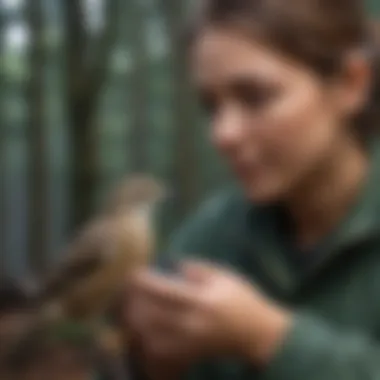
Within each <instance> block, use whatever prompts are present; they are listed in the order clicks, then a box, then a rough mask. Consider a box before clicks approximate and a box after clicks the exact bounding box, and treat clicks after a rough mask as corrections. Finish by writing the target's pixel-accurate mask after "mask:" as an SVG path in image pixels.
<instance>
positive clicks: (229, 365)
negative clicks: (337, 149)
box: [169, 148, 380, 380]
mask: <svg viewBox="0 0 380 380" xmlns="http://www.w3.org/2000/svg"><path fill="white" fill-rule="evenodd" d="M372 162H373V165H372V170H371V173H370V176H369V178H368V181H367V184H366V186H365V188H364V189H363V191H362V195H361V197H360V198H359V200H358V201H357V204H356V205H355V207H353V209H352V210H351V212H350V213H349V215H348V217H347V218H346V220H345V221H344V222H343V223H342V224H341V225H340V226H339V228H337V229H336V231H335V232H334V233H333V234H331V236H329V237H328V238H326V239H325V240H324V241H323V242H322V243H321V244H320V245H319V246H318V247H316V248H315V250H314V252H307V253H301V252H297V251H296V250H294V249H293V248H292V245H291V242H290V241H289V239H288V238H286V236H289V235H288V234H286V233H284V232H283V228H282V224H281V213H280V210H279V209H278V208H276V207H274V206H272V207H255V206H252V205H251V204H249V203H248V202H247V201H246V200H245V199H244V197H243V196H242V195H241V194H239V192H238V191H236V190H232V189H230V190H227V191H225V192H223V193H222V194H219V195H218V196H217V197H214V198H213V199H211V200H210V201H208V202H207V203H206V204H205V205H204V206H203V207H201V209H200V210H199V211H198V213H196V215H195V216H194V217H193V218H192V219H191V220H190V221H189V222H188V223H186V224H185V226H184V227H183V228H182V229H181V230H180V232H179V233H178V234H177V235H176V236H175V237H174V239H173V242H172V244H171V247H170V250H169V257H178V254H180V253H182V252H185V253H188V254H192V253H195V254H196V256H197V257H201V258H206V259H208V260H213V261H215V262H218V263H222V264H226V265H229V266H231V267H233V268H234V269H235V270H237V271H239V272H240V273H242V274H244V275H245V276H247V277H248V278H249V279H251V280H252V282H253V283H255V284H256V285H257V286H258V287H259V288H260V289H261V290H262V291H263V292H265V293H266V294H267V295H269V296H270V297H272V298H273V299H276V300H279V301H281V302H284V303H285V304H287V305H288V306H290V307H291V308H293V310H294V312H295V315H296V317H295V320H296V321H295V324H294V328H293V330H292V331H290V333H289V334H288V336H287V338H286V341H285V342H284V344H283V346H282V347H281V348H280V350H279V351H278V353H277V355H276V357H275V358H274V360H273V361H272V362H271V363H270V365H269V366H268V367H267V368H265V370H263V371H261V372H260V371H258V370H257V369H255V368H254V367H253V366H252V365H250V364H249V363H244V362H243V361H241V362H238V361H233V360H228V359H226V358H220V360H217V361H215V362H212V363H211V362H210V363H204V364H200V365H199V366H198V367H197V368H194V369H193V370H192V371H190V372H191V373H189V374H188V378H189V379H197V380H227V379H236V380H239V379H241V380H243V379H247V380H248V379H257V380H298V379H299V380H301V379H302V380H304V379H308V380H375V379H376V380H377V379H380V341H379V339H380V188H379V189H378V188H377V186H379V185H380V149H379V148H376V149H374V152H373V157H372ZM326 212H328V210H326ZM180 256H181V255H180ZM302 257H303V258H305V257H307V258H309V259H310V260H309V262H302V261H301V258H302Z"/></svg>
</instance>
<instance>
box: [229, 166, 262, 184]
mask: <svg viewBox="0 0 380 380" xmlns="http://www.w3.org/2000/svg"><path fill="white" fill-rule="evenodd" d="M234 171H235V173H236V174H237V175H238V177H239V178H241V179H243V180H250V181H252V180H253V179H254V178H256V177H257V176H258V175H259V170H258V166H257V165H252V164H248V163H247V164H246V163H244V164H238V165H235V166H234Z"/></svg>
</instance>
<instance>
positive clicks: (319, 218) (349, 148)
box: [286, 141, 369, 249]
mask: <svg viewBox="0 0 380 380" xmlns="http://www.w3.org/2000/svg"><path fill="white" fill-rule="evenodd" d="M322 166H323V168H322V169H321V170H320V172H319V173H318V174H315V175H313V176H312V177H313V178H311V179H310V180H309V181H307V183H304V184H303V185H302V186H300V187H299V188H298V190H297V191H296V192H294V193H293V194H292V196H291V197H289V198H288V200H287V202H286V205H287V209H288V210H289V212H290V214H291V217H292V218H293V220H294V222H295V226H296V234H297V235H296V242H297V245H298V246H299V247H300V248H302V249H307V248H309V247H312V246H314V245H315V244H317V243H318V242H319V241H320V240H321V239H323V238H324V237H325V236H326V235H327V234H329V233H330V232H331V231H332V230H333V229H334V228H335V227H336V226H337V225H338V224H339V223H340V222H341V220H342V219H343V218H344V217H345V216H346V215H347V213H348V210H349V208H350V207H351V206H352V205H353V203H354V202H355V200H356V199H357V197H358V195H359V193H360V191H361V189H362V186H363V183H364V182H365V179H366V177H367V174H368V170H369V160H368V157H367V154H366V152H365V151H364V149H363V148H362V147H361V146H360V144H359V143H357V142H354V141H350V142H348V143H346V144H342V146H341V148H336V149H335V151H334V154H333V157H330V159H329V160H327V162H326V163H325V165H322Z"/></svg>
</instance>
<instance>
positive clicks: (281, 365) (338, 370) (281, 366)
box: [260, 314, 380, 380]
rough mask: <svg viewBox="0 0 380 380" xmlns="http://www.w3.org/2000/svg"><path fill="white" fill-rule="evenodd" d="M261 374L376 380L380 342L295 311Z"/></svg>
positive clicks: (280, 379) (282, 379)
mask: <svg viewBox="0 0 380 380" xmlns="http://www.w3.org/2000/svg"><path fill="white" fill-rule="evenodd" d="M261 375H262V376H260V379H263V380H303V379H308V380H378V379H380V343H379V342H377V341H376V340H375V339H373V338H371V337H369V336H365V335H364V334H361V333H359V332H358V333H354V332H350V331H345V330H344V329H340V328H339V327H337V326H335V325H334V326H332V325H330V324H329V322H328V321H325V320H323V319H322V318H318V317H317V316H313V315H307V314H297V315H296V316H295V318H294V323H293V326H292V329H291V330H290V332H289V334H288V336H287V338H286V339H285V341H284V343H283V345H282V347H280V349H279V350H278V352H277V354H276V356H275V358H274V359H273V360H272V362H271V363H270V364H269V366H268V367H267V368H266V369H265V370H264V371H263V372H262V373H261Z"/></svg>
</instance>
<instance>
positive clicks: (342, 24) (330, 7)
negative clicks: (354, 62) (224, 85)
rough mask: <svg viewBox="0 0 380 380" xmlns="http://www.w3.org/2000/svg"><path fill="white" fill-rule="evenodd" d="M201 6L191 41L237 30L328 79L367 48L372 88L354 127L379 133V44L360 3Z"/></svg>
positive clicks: (220, 0)
mask: <svg viewBox="0 0 380 380" xmlns="http://www.w3.org/2000/svg"><path fill="white" fill-rule="evenodd" d="M200 1H201V4H200V6H199V8H198V9H197V12H196V16H195V17H194V18H193V19H192V21H191V27H190V41H191V40H193V39H194V38H195V37H196V36H197V35H198V33H200V32H201V31H202V30H203V29H204V28H205V27H208V26H210V25H212V26H216V27H219V26H221V27H228V28H232V29H234V30H237V31H239V32H241V33H245V34H246V35H248V36H250V35H251V36H254V37H255V38H259V39H261V41H262V42H264V43H268V44H270V45H271V46H273V47H275V48H276V49H278V50H279V51H282V52H283V53H285V54H287V55H289V56H291V57H293V59H296V60H298V61H300V62H302V63H304V64H306V65H307V66H309V67H311V68H313V70H314V71H315V72H317V73H318V74H320V75H321V76H322V77H323V78H327V79H328V78H331V77H333V76H335V75H339V74H340V73H341V70H342V64H343V63H344V58H345V56H346V54H347V53H348V52H349V51H352V50H353V49H365V52H368V54H369V55H370V57H371V62H372V64H373V81H372V88H371V93H370V96H369V100H368V104H367V106H366V107H365V109H364V110H363V111H362V112H361V114H360V115H358V116H357V118H356V120H355V121H354V123H353V124H354V127H355V131H356V132H357V133H358V135H359V137H361V138H363V139H366V138H367V137H368V134H371V133H372V132H373V131H374V129H375V128H376V124H377V121H378V120H379V119H380V117H379V116H380V112H379V111H378V110H377V108H378V107H377V106H378V105H380V77H379V73H378V70H377V67H380V65H379V64H378V62H379V59H378V58H379V57H378V55H377V48H376V47H377V43H378V42H379V41H378V40H377V39H374V38H373V33H372V28H371V27H370V26H369V22H368V20H367V17H366V14H365V10H364V5H363V2H362V1H361V0H200ZM377 30H378V31H380V28H379V27H377ZM377 35H378V36H380V33H377ZM375 40H377V41H376V42H375Z"/></svg>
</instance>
